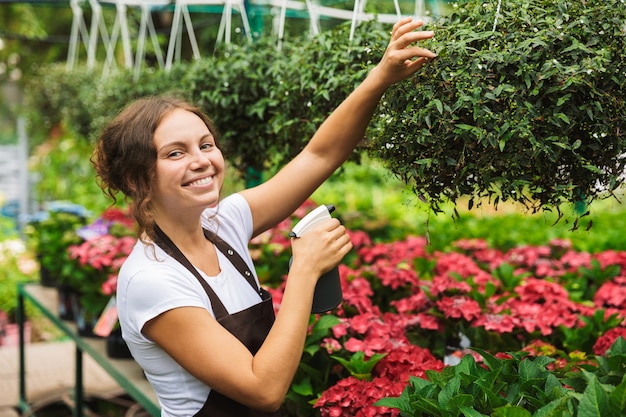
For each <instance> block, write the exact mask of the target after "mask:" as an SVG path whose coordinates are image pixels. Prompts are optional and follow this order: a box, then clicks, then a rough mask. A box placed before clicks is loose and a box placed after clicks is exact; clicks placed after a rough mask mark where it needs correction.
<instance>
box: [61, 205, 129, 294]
mask: <svg viewBox="0 0 626 417" xmlns="http://www.w3.org/2000/svg"><path fill="white" fill-rule="evenodd" d="M133 226H134V221H133V219H132V218H131V217H130V215H129V213H128V211H126V210H121V209H118V208H109V209H107V210H105V211H104V212H103V213H102V215H101V216H100V218H98V219H97V220H96V221H94V222H93V223H92V224H90V225H87V226H85V227H83V228H82V229H80V230H79V231H78V234H79V236H81V237H82V238H83V242H82V243H80V244H78V245H72V246H70V247H69V248H68V252H69V258H70V259H74V260H76V261H77V262H78V264H79V265H80V266H82V267H87V268H90V269H91V270H93V271H95V273H94V275H95V276H96V277H97V278H96V279H97V280H98V281H102V284H101V285H100V288H99V289H100V292H101V293H102V294H104V295H112V294H114V293H115V291H116V287H117V274H118V272H119V269H120V268H121V266H122V264H123V263H124V261H125V260H126V258H127V257H128V255H129V254H130V252H131V251H132V249H133V247H134V245H135V243H136V240H137V239H136V238H135V237H134V236H133V235H132V230H133Z"/></svg>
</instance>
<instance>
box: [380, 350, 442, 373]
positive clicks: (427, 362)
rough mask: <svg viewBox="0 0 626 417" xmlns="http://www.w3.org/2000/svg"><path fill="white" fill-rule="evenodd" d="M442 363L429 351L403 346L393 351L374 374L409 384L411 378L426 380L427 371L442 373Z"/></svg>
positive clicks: (381, 362)
mask: <svg viewBox="0 0 626 417" xmlns="http://www.w3.org/2000/svg"><path fill="white" fill-rule="evenodd" d="M443 367H444V364H443V362H442V361H440V360H438V359H437V358H435V357H434V356H433V355H432V353H431V352H430V351H429V350H428V349H424V348H421V347H419V346H416V345H403V346H398V347H396V348H395V349H392V350H391V351H389V353H387V355H386V356H385V357H384V358H382V359H381V360H380V361H379V362H378V363H377V364H376V366H375V367H374V373H375V374H376V375H378V376H380V377H385V378H389V379H390V380H393V381H402V382H408V381H409V377H410V376H417V377H420V378H424V377H425V375H426V371H427V370H435V371H440V370H442V369H443Z"/></svg>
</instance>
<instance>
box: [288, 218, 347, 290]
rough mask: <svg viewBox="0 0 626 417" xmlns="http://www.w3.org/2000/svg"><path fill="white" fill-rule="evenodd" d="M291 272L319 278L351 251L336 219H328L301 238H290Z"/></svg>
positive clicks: (342, 229)
mask: <svg viewBox="0 0 626 417" xmlns="http://www.w3.org/2000/svg"><path fill="white" fill-rule="evenodd" d="M291 244H292V251H293V263H292V265H291V270H292V271H296V270H297V271H299V272H304V271H308V272H310V273H311V274H312V275H313V276H316V277H317V278H319V276H321V275H322V274H324V273H326V272H328V271H330V270H331V269H332V268H334V267H335V266H337V265H338V264H339V262H341V260H342V259H343V257H344V256H346V255H347V254H348V252H350V250H351V249H352V242H351V241H350V236H349V235H348V234H347V233H346V228H345V227H344V226H343V225H341V223H340V222H339V220H337V219H336V218H333V219H328V220H326V221H324V222H323V223H320V224H319V225H318V226H316V227H315V228H313V229H312V230H310V231H309V232H307V233H306V234H304V235H303V236H301V237H298V238H292V239H291Z"/></svg>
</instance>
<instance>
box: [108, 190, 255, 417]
mask: <svg viewBox="0 0 626 417" xmlns="http://www.w3.org/2000/svg"><path fill="white" fill-rule="evenodd" d="M204 214H205V215H203V218H202V224H203V227H205V228H207V229H209V230H213V231H216V230H217V234H218V236H220V237H221V238H222V239H223V240H225V241H226V242H228V243H229V244H230V245H231V246H232V247H233V249H235V250H236V251H237V252H239V254H240V255H241V257H242V258H243V259H244V260H245V261H246V263H247V264H248V266H249V267H250V268H251V271H253V273H254V274H255V279H256V281H257V283H258V278H257V276H256V272H255V270H254V268H253V266H254V265H253V262H252V259H251V258H250V253H249V251H248V242H249V240H250V237H251V236H252V214H251V212H250V207H249V205H248V203H247V201H246V200H245V199H244V198H243V197H242V196H241V195H239V194H233V195H231V196H229V197H227V198H225V199H224V200H223V201H222V202H220V204H219V206H218V208H213V209H207V210H206V211H205V213H204ZM154 248H155V249H156V258H157V260H155V259H154V255H153V253H154V252H153V249H152V248H151V247H149V246H146V245H144V244H143V243H141V241H138V242H137V244H136V245H135V247H134V248H133V251H132V252H131V254H130V255H129V257H128V259H127V260H126V262H125V263H124V265H123V266H122V268H121V270H120V273H119V277H118V282H117V307H118V312H119V317H120V325H121V328H122V335H123V337H124V340H125V341H126V343H127V344H128V347H129V349H130V351H131V353H132V355H133V357H134V358H135V360H136V361H137V363H138V364H139V365H140V366H141V367H142V368H143V370H144V372H145V374H146V377H147V379H148V381H149V382H150V384H151V385H152V387H153V388H154V390H155V392H156V394H157V397H158V398H159V403H160V405H161V409H162V411H161V415H162V416H176V417H183V416H193V415H194V414H195V413H197V412H198V411H199V410H200V408H202V406H203V405H204V402H205V401H206V399H207V397H208V395H209V392H210V390H211V388H210V387H209V386H207V385H206V384H204V383H202V382H201V381H199V380H198V379H196V378H195V377H193V376H192V375H191V374H189V373H188V372H187V371H186V370H185V369H183V368H182V367H181V366H180V365H179V364H178V363H177V362H175V361H174V360H173V359H172V358H171V357H170V356H169V355H168V354H167V353H165V351H163V350H162V349H161V348H160V347H159V346H157V345H156V344H155V343H154V342H152V341H150V340H149V339H147V338H146V337H145V336H144V335H143V334H142V333H141V329H142V328H143V326H144V325H145V324H146V322H148V321H149V320H151V319H153V318H155V317H156V316H158V315H159V314H161V313H164V312H165V311H168V310H171V309H174V308H177V307H187V306H193V307H202V308H205V309H207V310H208V311H209V312H211V314H213V311H212V309H211V302H210V301H209V297H208V296H207V294H206V292H205V291H204V289H203V288H202V286H201V285H200V283H199V282H198V280H197V278H196V277H195V276H194V275H193V274H192V273H191V272H189V271H188V270H187V269H186V268H185V267H184V266H182V265H181V264H180V263H179V262H178V261H176V260H175V259H174V258H172V257H171V256H169V255H167V254H166V253H165V252H164V251H163V250H162V249H161V248H159V247H158V246H156V245H154ZM217 255H218V260H219V264H220V270H221V272H220V273H219V275H217V276H215V277H209V276H207V275H206V274H204V273H203V272H202V271H199V272H200V275H202V276H203V278H205V279H206V281H207V283H208V284H209V285H210V286H211V288H212V289H213V290H214V291H215V293H216V294H217V296H218V297H219V299H220V301H221V302H222V304H224V307H225V308H226V310H227V311H228V312H229V313H230V314H232V313H236V312H238V311H241V310H245V309H246V308H248V307H250V306H252V305H254V304H258V303H259V302H260V301H261V299H260V297H259V294H258V293H257V292H256V291H255V290H254V289H253V288H252V286H251V285H250V284H249V283H248V282H247V281H246V279H245V278H244V277H243V276H242V275H241V274H240V273H239V272H238V271H237V269H235V267H234V266H233V265H232V263H231V262H230V261H229V260H228V259H227V258H226V257H225V256H224V255H223V254H222V253H221V252H220V251H219V250H218V251H217ZM172 336H173V337H175V336H176V335H172Z"/></svg>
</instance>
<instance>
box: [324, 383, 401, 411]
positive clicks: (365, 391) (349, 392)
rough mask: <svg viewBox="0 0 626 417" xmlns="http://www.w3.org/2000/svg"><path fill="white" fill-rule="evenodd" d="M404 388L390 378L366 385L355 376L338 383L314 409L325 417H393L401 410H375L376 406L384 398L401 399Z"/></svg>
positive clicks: (326, 392) (328, 390)
mask: <svg viewBox="0 0 626 417" xmlns="http://www.w3.org/2000/svg"><path fill="white" fill-rule="evenodd" d="M404 387H405V384H404V383H401V382H398V381H395V380H390V379H388V378H374V379H373V380H372V381H363V380H359V379H356V378H354V377H352V376H350V377H348V378H345V379H342V380H340V381H338V382H337V383H336V384H335V385H333V386H332V387H330V388H328V389H327V390H326V391H324V392H323V393H322V395H321V396H320V398H319V399H318V400H317V401H316V402H315V405H314V407H315V408H319V410H320V414H321V415H322V417H342V416H350V417H391V416H398V415H399V414H400V410H398V409H395V408H388V407H376V406H374V403H375V402H377V401H378V400H380V399H381V398H384V397H399V396H400V394H401V393H402V390H403V389H404Z"/></svg>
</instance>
